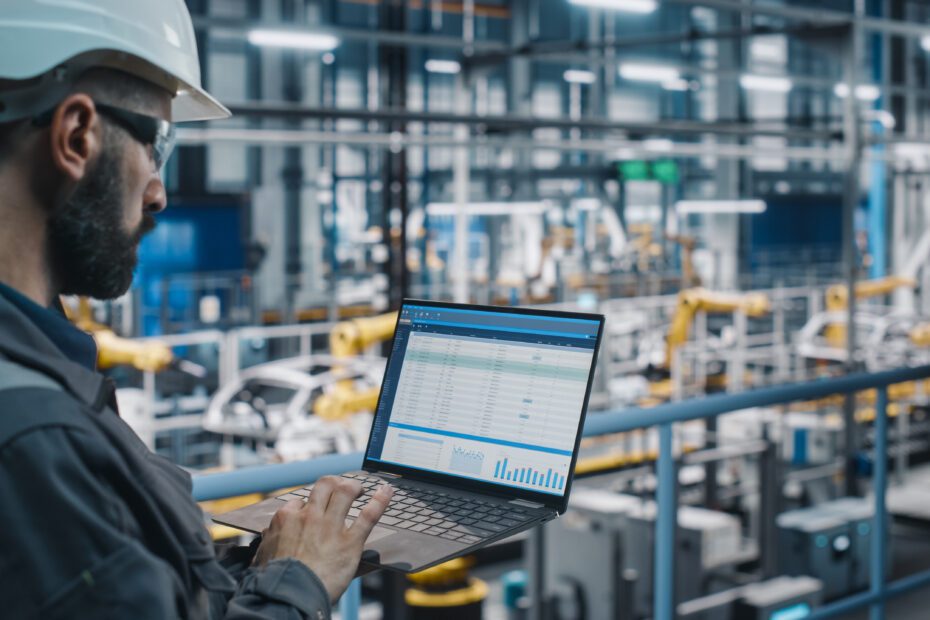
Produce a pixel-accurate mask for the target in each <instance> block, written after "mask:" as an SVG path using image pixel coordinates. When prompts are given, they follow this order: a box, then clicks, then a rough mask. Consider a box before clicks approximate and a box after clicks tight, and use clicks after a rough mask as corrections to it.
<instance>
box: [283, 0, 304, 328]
mask: <svg viewBox="0 0 930 620" xmlns="http://www.w3.org/2000/svg"><path fill="white" fill-rule="evenodd" d="M295 8H296V7H295V6H294V4H293V3H291V2H282V3H281V16H282V18H284V19H286V20H288V21H292V22H299V21H300V20H301V16H300V15H298V14H297V12H296V10H295ZM281 63H282V65H283V66H282V69H283V70H282V75H283V83H284V88H283V90H284V99H285V100H286V101H293V102H297V103H300V102H301V101H302V100H303V87H302V84H303V76H302V73H303V55H302V54H301V53H300V52H298V51H293V50H284V51H283V52H282V56H281ZM289 125H290V126H291V127H294V128H300V125H301V124H300V122H299V121H290V122H289ZM281 178H282V180H283V182H284V236H285V240H284V273H285V276H284V277H285V282H284V308H283V310H284V313H283V315H282V317H281V322H282V323H284V324H286V323H291V322H296V319H297V308H296V307H295V306H296V304H297V294H298V292H299V291H300V287H301V274H302V272H303V261H302V257H301V225H302V218H301V210H302V208H301V207H302V202H303V201H302V198H303V196H302V194H303V184H304V166H303V153H302V149H301V147H299V146H291V147H287V148H286V149H284V167H283V169H282V170H281Z"/></svg>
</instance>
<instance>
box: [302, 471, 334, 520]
mask: <svg viewBox="0 0 930 620" xmlns="http://www.w3.org/2000/svg"><path fill="white" fill-rule="evenodd" d="M334 488H336V479H335V478H334V477H333V476H323V477H322V478H320V479H319V480H317V481H316V484H314V485H313V491H311V493H310V501H308V502H307V509H308V510H310V511H311V512H314V513H316V514H323V513H324V512H326V507H327V506H328V505H329V499H330V497H331V496H332V494H333V489H334Z"/></svg>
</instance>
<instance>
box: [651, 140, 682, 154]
mask: <svg viewBox="0 0 930 620" xmlns="http://www.w3.org/2000/svg"><path fill="white" fill-rule="evenodd" d="M643 148H645V149H646V150H647V151H655V152H657V153H668V152H669V151H671V150H672V149H674V148H675V143H674V142H672V141H671V140H669V139H667V138H649V139H648V140H643Z"/></svg>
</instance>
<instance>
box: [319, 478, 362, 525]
mask: <svg viewBox="0 0 930 620" xmlns="http://www.w3.org/2000/svg"><path fill="white" fill-rule="evenodd" d="M361 494H362V485H361V483H359V482H358V481H356V480H349V479H347V478H342V479H341V480H339V482H337V483H336V485H335V488H334V489H333V494H332V495H331V496H330V498H329V506H327V507H326V513H327V514H329V513H332V515H333V518H337V519H338V520H339V521H340V523H341V522H343V521H344V520H345V518H346V515H348V514H349V508H351V507H352V502H353V501H355V499H356V498H358V496H359V495H361Z"/></svg>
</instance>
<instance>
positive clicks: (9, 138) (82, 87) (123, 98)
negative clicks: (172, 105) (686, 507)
mask: <svg viewBox="0 0 930 620" xmlns="http://www.w3.org/2000/svg"><path fill="white" fill-rule="evenodd" d="M3 84H4V85H9V84H15V82H5V83H3ZM2 88H3V86H0V89H2ZM71 92H72V93H85V94H87V95H90V96H91V97H92V98H93V99H94V100H96V101H99V102H101V103H108V104H110V105H114V106H119V107H125V108H129V109H131V110H139V111H144V110H145V109H146V108H147V107H148V106H149V105H151V102H152V101H155V100H157V99H156V98H157V97H158V96H159V95H163V94H164V92H165V91H164V90H162V89H161V88H160V87H158V86H155V85H154V84H152V83H151V82H148V81H146V80H143V79H141V78H137V77H136V76H134V75H131V74H129V73H126V72H124V71H120V70H118V69H110V68H106V67H94V68H92V69H88V70H87V71H85V72H84V73H83V74H82V75H81V77H79V78H78V79H77V81H76V82H75V84H74V87H73V88H72V89H71ZM42 112H45V110H35V114H41V113H42ZM30 125H31V119H30V118H25V119H20V120H16V121H11V122H9V123H3V124H0V167H2V166H3V164H4V163H6V161H7V159H8V158H9V157H11V156H12V155H13V153H15V148H14V147H15V145H16V144H17V143H19V141H20V140H19V138H20V137H21V136H22V135H24V134H25V133H26V132H27V131H28V130H29V127H30Z"/></svg>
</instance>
